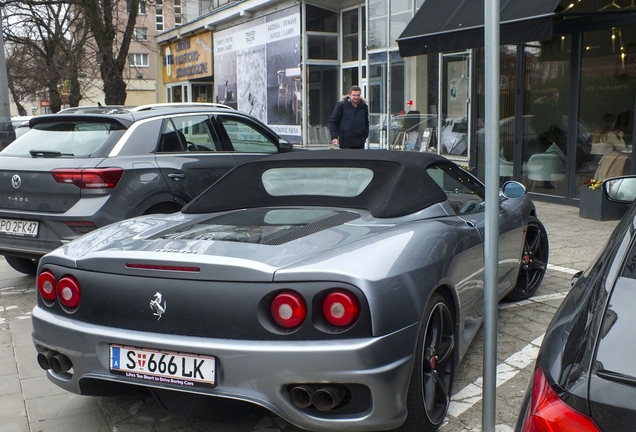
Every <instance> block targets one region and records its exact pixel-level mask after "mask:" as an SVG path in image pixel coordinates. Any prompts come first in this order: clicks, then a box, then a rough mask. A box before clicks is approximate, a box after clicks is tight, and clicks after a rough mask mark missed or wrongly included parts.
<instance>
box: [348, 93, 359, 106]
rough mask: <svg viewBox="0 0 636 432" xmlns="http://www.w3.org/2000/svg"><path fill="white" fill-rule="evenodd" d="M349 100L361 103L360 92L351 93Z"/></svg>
mask: <svg viewBox="0 0 636 432" xmlns="http://www.w3.org/2000/svg"><path fill="white" fill-rule="evenodd" d="M349 98H350V99H351V102H352V103H354V104H357V103H358V102H360V92H359V91H352V92H351V93H349Z"/></svg>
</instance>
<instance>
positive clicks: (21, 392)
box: [0, 202, 617, 432]
mask: <svg viewBox="0 0 636 432" xmlns="http://www.w3.org/2000/svg"><path fill="white" fill-rule="evenodd" d="M536 206H537V209H538V213H539V218H540V219H541V221H542V222H543V223H544V225H545V226H546V229H547V231H548V235H549V238H550V265H553V266H561V267H567V268H572V269H579V270H583V269H585V268H586V267H587V265H588V264H589V262H590V261H591V260H592V259H593V258H594V257H595V256H596V254H597V253H598V251H599V250H600V249H601V248H602V247H603V246H604V244H605V242H606V240H607V238H608V237H609V235H610V233H611V232H612V230H613V229H614V227H615V226H616V224H617V221H605V222H598V221H593V220H588V219H582V218H580V217H579V215H578V208H577V207H569V206H562V205H557V204H548V203H540V202H537V203H536ZM34 286H35V281H34V278H32V277H28V276H24V275H21V274H20V273H18V272H15V271H13V270H12V269H11V268H10V267H9V266H8V265H7V264H6V262H5V261H4V259H0V364H1V365H2V368H1V369H0V378H1V379H0V430H2V431H3V432H26V431H47V432H57V431H59V432H86V431H89V432H94V431H95V432H101V431H104V432H106V431H110V430H111V428H110V427H109V425H111V426H112V427H113V429H112V430H113V431H115V430H121V429H120V428H118V427H116V426H114V425H115V424H117V421H114V420H113V419H112V418H110V417H112V414H107V417H108V418H105V416H104V414H103V412H102V409H100V406H99V404H98V401H99V399H98V398H94V397H85V396H77V395H74V394H70V393H67V392H65V391H63V390H62V389H60V388H59V387H57V386H55V385H54V384H52V383H50V382H49V381H48V379H47V378H46V374H45V372H44V371H43V370H42V369H41V368H40V367H39V366H38V364H37V362H36V351H35V348H34V347H33V343H32V341H31V319H30V318H31V317H30V314H31V309H32V308H33V305H34V299H35V288H34ZM257 429H258V430H260V431H267V430H279V429H278V428H276V429H269V427H267V426H266V425H265V424H263V425H262V426H260V427H258V428H257ZM126 430H135V431H145V430H155V429H153V428H152V427H151V426H150V425H149V424H146V425H145V426H144V425H143V424H139V425H138V426H136V427H132V428H130V429H126ZM184 430H187V429H184ZM197 430H198V429H197ZM237 430H238V429H237ZM285 430H295V428H294V427H292V426H291V425H287V427H286V428H285Z"/></svg>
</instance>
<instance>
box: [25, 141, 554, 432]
mask: <svg viewBox="0 0 636 432" xmlns="http://www.w3.org/2000/svg"><path fill="white" fill-rule="evenodd" d="M246 185H249V186H247V187H246ZM525 194H526V190H525V188H524V187H523V185H521V184H520V183H516V182H509V183H507V184H506V185H504V187H503V190H502V192H501V195H500V197H499V208H500V212H499V232H500V243H499V248H500V249H499V250H500V260H499V263H500V264H499V284H498V287H499V292H498V295H499V298H500V299H502V298H504V297H507V298H509V299H513V300H521V299H526V298H528V297H530V296H532V295H533V294H534V293H535V291H536V290H537V288H538V287H539V284H540V283H541V280H542V278H543V276H544V273H545V270H546V265H547V261H548V252H549V246H548V238H547V234H546V231H545V229H544V227H543V225H542V224H541V222H540V221H539V219H538V218H537V214H536V210H535V207H534V205H533V203H532V202H531V201H530V199H528V198H527V197H526V196H525ZM485 222H486V221H485V216H484V186H483V185H482V184H481V183H480V182H479V181H478V180H477V179H476V178H475V177H473V176H471V175H470V174H469V173H467V172H466V171H464V170H462V169H461V168H460V167H458V166H457V165H456V164H454V163H453V162H451V161H449V160H447V159H446V158H443V157H441V156H437V155H433V154H430V153H412V152H395V151H383V150H377V151H357V150H337V151H336V150H315V151H306V152H292V153H287V154H280V155H273V156H270V157H268V158H264V159H261V160H259V161H254V162H249V163H246V164H243V165H240V166H238V167H237V168H235V169H233V170H232V171H230V172H228V173H227V174H226V175H225V176H224V177H222V178H221V179H220V180H219V181H218V182H216V183H215V184H214V185H213V186H212V187H210V188H209V189H207V190H206V191H205V192H204V193H203V194H201V195H200V196H199V197H197V198H195V199H194V200H193V201H192V202H190V203H189V204H188V205H187V206H185V207H184V208H183V209H182V211H181V212H178V213H174V214H171V215H148V216H142V217H137V218H133V219H129V220H126V221H123V222H119V223H116V224H113V225H110V226H108V227H105V228H102V229H99V230H96V231H93V232H91V233H88V234H87V235H85V236H83V237H81V238H79V239H77V240H75V241H73V242H71V243H69V244H66V245H65V246H62V247H61V248H59V249H57V250H55V251H53V252H51V253H49V254H47V255H46V256H44V257H43V258H42V259H41V260H40V268H39V275H38V277H37V286H38V295H37V297H38V298H37V306H36V307H35V309H34V311H33V317H32V319H33V329H34V331H33V341H34V343H35V347H36V349H37V352H38V362H39V364H40V366H41V367H42V368H43V369H45V370H47V372H48V373H47V374H48V377H49V379H50V380H51V381H52V382H54V383H55V384H57V385H58V386H60V387H62V388H64V389H66V390H68V391H70V392H73V393H79V394H88V395H100V394H105V393H109V392H110V391H113V390H114V389H121V388H125V387H130V386H132V387H138V386H143V387H146V388H148V389H149V391H150V392H151V393H152V394H153V395H154V396H155V397H156V398H158V399H159V401H160V405H161V406H162V407H164V408H165V409H167V410H168V411H171V412H179V413H188V414H192V413H196V410H195V409H194V407H195V406H203V407H204V406H205V404H206V403H214V400H215V398H209V396H216V397H220V398H229V399H233V400H240V401H246V402H251V403H253V404H257V405H260V406H262V407H265V408H267V409H269V410H271V411H272V412H274V413H275V414H277V415H279V416H281V417H283V418H284V419H286V420H287V421H289V422H291V423H293V424H295V425H297V426H298V427H301V428H305V429H309V430H341V431H345V430H351V431H362V430H365V431H367V430H385V429H391V428H398V427H401V429H400V430H403V431H406V430H408V431H432V430H436V429H437V428H438V427H439V426H440V425H441V424H442V422H443V420H444V417H445V415H446V412H447V409H448V406H449V401H450V395H451V391H452V384H453V375H454V372H455V368H456V366H457V365H458V363H459V362H460V360H461V358H462V356H463V355H464V353H465V352H466V349H467V348H468V345H469V343H470V341H471V340H472V339H473V337H474V336H475V334H476V332H477V330H478V329H479V327H480V325H481V323H482V319H483V285H484V283H483V272H484V234H485V233H484V230H485ZM401 425H402V426H401Z"/></svg>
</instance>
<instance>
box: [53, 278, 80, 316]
mask: <svg viewBox="0 0 636 432" xmlns="http://www.w3.org/2000/svg"><path fill="white" fill-rule="evenodd" d="M55 291H56V293H57V297H58V299H59V300H60V303H61V304H62V306H65V307H67V308H69V309H74V308H76V307H77V306H79V304H80V300H81V299H82V295H81V289H80V285H79V282H77V279H75V278H74V277H73V276H64V277H63V278H62V279H60V280H59V282H58V283H57V285H56V286H55Z"/></svg>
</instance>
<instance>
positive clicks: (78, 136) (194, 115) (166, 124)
mask: <svg viewBox="0 0 636 432" xmlns="http://www.w3.org/2000/svg"><path fill="white" fill-rule="evenodd" d="M29 126H30V131H29V133H27V134H25V135H23V136H21V137H20V138H18V139H16V140H15V141H14V142H13V143H11V144H10V145H9V146H7V147H6V148H5V149H4V150H2V152H0V254H2V255H4V256H5V258H6V260H7V262H8V263H9V265H10V266H11V267H13V268H14V269H16V270H18V271H20V272H22V273H26V274H35V271H36V268H37V262H38V260H39V258H40V257H41V256H43V255H44V254H46V253H48V252H50V251H52V250H53V249H55V248H57V247H59V246H61V245H62V244H65V243H68V242H69V241H70V240H72V239H74V238H77V237H79V236H80V235H82V234H85V233H87V232H89V231H92V230H94V229H96V228H99V227H103V226H105V225H108V224H111V223H113V222H117V221H120V220H123V219H127V218H130V217H133V216H139V215H144V214H151V213H172V212H175V211H178V210H180V209H181V208H182V207H183V206H184V205H185V204H187V203H188V202H190V201H191V200H192V199H193V198H194V197H195V196H197V195H199V194H200V193H201V192H203V191H204V190H205V189H206V188H207V187H208V186H210V185H211V184H212V183H214V182H215V181H216V180H217V179H219V178H220V177H221V176H222V175H223V174H225V172H226V171H228V170H229V169H231V168H233V167H235V166H237V165H239V164H242V163H244V162H248V161H252V160H254V159H258V158H261V157H264V156H266V155H269V154H273V153H279V152H286V151H290V150H292V145H291V144H289V143H287V142H286V141H284V140H282V139H280V137H279V136H278V135H276V133H274V132H273V131H272V130H270V129H269V128H268V127H267V126H266V125H264V124H263V123H261V122H260V121H258V120H256V119H254V118H252V117H250V116H248V115H247V114H244V113H241V112H239V111H236V110H234V109H231V108H229V107H226V106H193V105H186V104H184V105H183V106H175V105H166V106H162V105H157V106H154V107H153V108H152V109H143V110H135V109H130V110H128V109H122V108H112V107H102V108H100V109H95V110H93V111H90V112H87V111H79V112H78V113H72V114H52V115H42V116H36V117H33V118H32V119H31V120H30V121H29ZM245 187H246V188H247V187H249V186H248V185H246V186H245ZM236 192H237V193H241V191H240V190H237V191H236Z"/></svg>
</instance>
